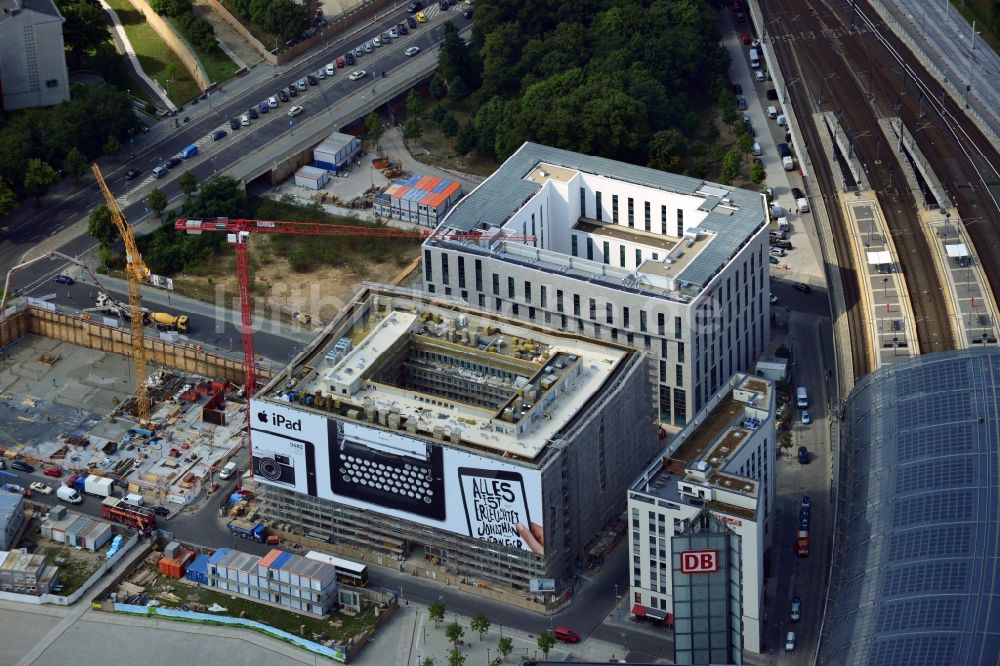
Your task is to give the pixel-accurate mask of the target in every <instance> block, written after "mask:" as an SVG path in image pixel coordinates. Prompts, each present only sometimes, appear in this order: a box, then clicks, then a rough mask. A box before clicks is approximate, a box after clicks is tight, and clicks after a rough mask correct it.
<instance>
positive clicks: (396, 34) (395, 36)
mask: <svg viewBox="0 0 1000 666" xmlns="http://www.w3.org/2000/svg"><path fill="white" fill-rule="evenodd" d="M389 36H390V37H392V38H393V39H399V30H396V28H389Z"/></svg>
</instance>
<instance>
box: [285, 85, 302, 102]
mask: <svg viewBox="0 0 1000 666" xmlns="http://www.w3.org/2000/svg"><path fill="white" fill-rule="evenodd" d="M288 96H289V97H298V96H299V89H298V88H296V87H295V86H294V85H291V86H288ZM285 101H287V100H285Z"/></svg>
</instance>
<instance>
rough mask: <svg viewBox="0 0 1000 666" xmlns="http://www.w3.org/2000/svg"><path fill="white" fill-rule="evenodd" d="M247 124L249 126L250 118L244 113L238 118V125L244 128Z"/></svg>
mask: <svg viewBox="0 0 1000 666" xmlns="http://www.w3.org/2000/svg"><path fill="white" fill-rule="evenodd" d="M249 124H250V116H249V115H248V114H246V113H244V114H243V115H242V116H240V125H242V126H243V127H246V126H247V125H249Z"/></svg>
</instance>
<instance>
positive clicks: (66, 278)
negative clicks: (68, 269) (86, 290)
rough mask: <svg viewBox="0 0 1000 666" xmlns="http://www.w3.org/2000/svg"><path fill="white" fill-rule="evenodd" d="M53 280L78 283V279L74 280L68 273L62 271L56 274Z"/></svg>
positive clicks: (60, 282) (63, 282) (61, 282)
mask: <svg viewBox="0 0 1000 666" xmlns="http://www.w3.org/2000/svg"><path fill="white" fill-rule="evenodd" d="M52 280H53V281H55V282H58V283H59V284H76V280H74V279H73V278H71V277H70V276H68V275H63V274H62V273H60V274H59V275H56V276H55V277H54V278H52Z"/></svg>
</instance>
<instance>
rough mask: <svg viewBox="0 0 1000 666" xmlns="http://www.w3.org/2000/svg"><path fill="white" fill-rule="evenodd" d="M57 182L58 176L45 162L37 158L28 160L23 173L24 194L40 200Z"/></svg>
mask: <svg viewBox="0 0 1000 666" xmlns="http://www.w3.org/2000/svg"><path fill="white" fill-rule="evenodd" d="M58 182H59V174H58V173H56V170H55V169H53V168H52V167H51V166H49V165H48V163H47V162H43V161H42V160H40V159H38V158H37V157H33V158H31V159H30V160H28V168H27V169H26V170H25V172H24V192H25V194H27V195H28V196H30V197H35V199H36V200H40V199H41V198H42V197H43V196H44V195H45V193H46V192H48V191H49V188H50V187H52V186H53V185H55V184H56V183H58Z"/></svg>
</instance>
